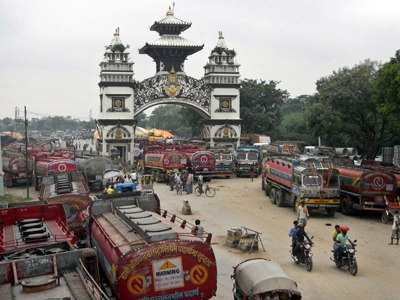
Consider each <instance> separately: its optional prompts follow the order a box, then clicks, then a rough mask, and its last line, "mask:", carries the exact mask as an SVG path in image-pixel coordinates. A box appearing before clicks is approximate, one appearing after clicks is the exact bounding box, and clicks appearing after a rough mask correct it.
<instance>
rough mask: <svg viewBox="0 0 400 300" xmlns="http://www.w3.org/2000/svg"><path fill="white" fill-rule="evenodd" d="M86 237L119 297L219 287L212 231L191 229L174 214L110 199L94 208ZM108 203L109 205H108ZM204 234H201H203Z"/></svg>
mask: <svg viewBox="0 0 400 300" xmlns="http://www.w3.org/2000/svg"><path fill="white" fill-rule="evenodd" d="M96 207H97V206H93V210H92V215H93V218H91V219H90V226H89V227H90V238H91V243H92V246H93V247H96V249H98V253H99V265H100V269H101V271H102V272H101V276H103V278H105V279H106V280H107V281H108V283H109V285H110V287H111V289H112V291H113V294H114V295H113V296H115V297H117V298H118V299H125V300H129V299H132V300H133V299H187V298H190V299H193V300H197V299H199V300H200V299H209V298H211V297H213V296H215V293H216V289H217V265H216V260H215V256H214V252H213V249H212V248H211V246H210V243H211V234H203V235H200V234H192V233H190V229H189V230H188V229H187V228H186V227H188V225H187V222H186V221H183V222H182V223H181V224H179V223H178V219H176V218H175V215H173V216H172V218H171V215H168V214H167V212H166V211H164V212H163V213H162V215H160V214H158V213H156V212H149V211H144V210H142V209H141V208H139V207H137V206H136V205H126V204H121V203H120V204H119V206H117V205H115V203H112V205H106V206H103V207H102V211H101V214H97V213H96V211H95V208H96ZM106 209H107V211H106ZM203 238H205V240H203Z"/></svg>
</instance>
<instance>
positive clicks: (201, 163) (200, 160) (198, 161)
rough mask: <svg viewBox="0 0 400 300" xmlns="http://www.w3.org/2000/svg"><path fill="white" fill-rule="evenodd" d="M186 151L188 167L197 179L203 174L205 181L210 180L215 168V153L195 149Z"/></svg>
mask: <svg viewBox="0 0 400 300" xmlns="http://www.w3.org/2000/svg"><path fill="white" fill-rule="evenodd" d="M188 151H189V152H186V156H187V158H188V164H187V166H188V169H189V171H191V172H193V174H194V177H195V179H196V180H197V178H198V177H199V175H202V176H203V177H204V181H210V180H211V177H212V175H213V172H214V168H215V163H216V160H215V154H214V153H212V152H211V151H204V150H199V151H196V150H194V151H193V152H191V151H190V150H188Z"/></svg>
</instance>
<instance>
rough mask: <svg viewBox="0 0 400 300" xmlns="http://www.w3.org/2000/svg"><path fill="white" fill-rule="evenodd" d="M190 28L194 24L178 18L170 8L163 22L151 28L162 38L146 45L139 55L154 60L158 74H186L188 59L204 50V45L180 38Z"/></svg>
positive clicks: (156, 23) (155, 23)
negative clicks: (185, 66)
mask: <svg viewBox="0 0 400 300" xmlns="http://www.w3.org/2000/svg"><path fill="white" fill-rule="evenodd" d="M190 26H192V23H190V22H186V21H183V20H180V19H178V18H176V17H175V16H174V13H173V12H172V11H171V8H169V10H168V12H167V16H166V17H165V18H164V19H162V20H161V21H158V22H154V24H153V26H151V27H150V30H151V31H156V32H158V34H159V35H160V38H159V39H158V40H156V41H154V42H152V43H146V45H145V46H144V47H142V48H141V49H140V50H139V53H140V54H147V55H149V56H150V57H151V58H153V59H154V61H155V62H156V73H157V74H160V73H163V72H165V73H170V72H171V70H173V71H174V72H176V73H177V74H179V73H180V72H182V73H184V64H185V60H186V58H187V57H188V56H189V55H192V54H194V53H196V52H198V51H200V50H202V49H203V47H204V44H203V45H199V44H196V43H193V42H191V41H188V40H187V39H185V38H183V37H181V36H180V34H181V33H182V32H183V31H185V30H186V29H188V28H190Z"/></svg>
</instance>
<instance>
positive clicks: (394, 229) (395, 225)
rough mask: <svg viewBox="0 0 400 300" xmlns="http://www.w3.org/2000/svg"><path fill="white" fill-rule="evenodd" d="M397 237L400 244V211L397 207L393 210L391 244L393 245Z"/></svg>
mask: <svg viewBox="0 0 400 300" xmlns="http://www.w3.org/2000/svg"><path fill="white" fill-rule="evenodd" d="M394 239H396V240H397V243H396V244H395V245H398V244H399V211H398V210H397V209H396V210H395V211H394V212H393V225H392V236H391V240H390V243H389V245H393V240H394Z"/></svg>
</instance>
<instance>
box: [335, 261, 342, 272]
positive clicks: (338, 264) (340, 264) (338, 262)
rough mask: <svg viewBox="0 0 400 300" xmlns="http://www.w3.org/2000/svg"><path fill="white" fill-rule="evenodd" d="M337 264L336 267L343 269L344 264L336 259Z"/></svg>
mask: <svg viewBox="0 0 400 300" xmlns="http://www.w3.org/2000/svg"><path fill="white" fill-rule="evenodd" d="M335 264H336V267H337V268H339V269H340V268H341V267H342V262H341V261H340V260H339V258H337V259H336V261H335Z"/></svg>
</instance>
